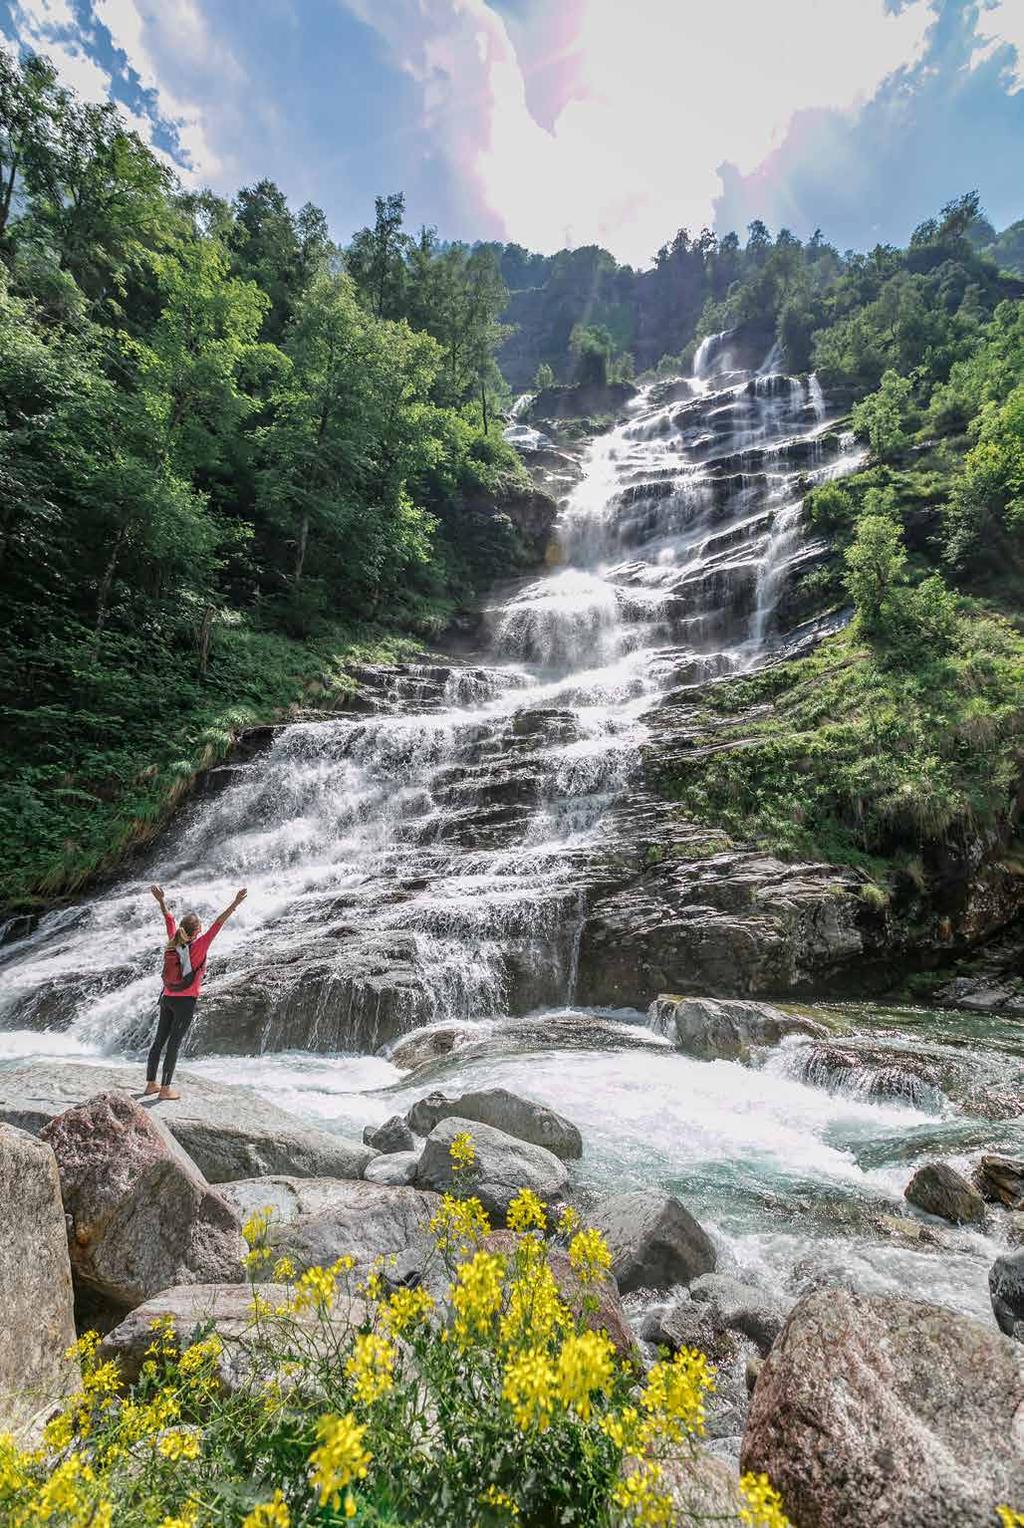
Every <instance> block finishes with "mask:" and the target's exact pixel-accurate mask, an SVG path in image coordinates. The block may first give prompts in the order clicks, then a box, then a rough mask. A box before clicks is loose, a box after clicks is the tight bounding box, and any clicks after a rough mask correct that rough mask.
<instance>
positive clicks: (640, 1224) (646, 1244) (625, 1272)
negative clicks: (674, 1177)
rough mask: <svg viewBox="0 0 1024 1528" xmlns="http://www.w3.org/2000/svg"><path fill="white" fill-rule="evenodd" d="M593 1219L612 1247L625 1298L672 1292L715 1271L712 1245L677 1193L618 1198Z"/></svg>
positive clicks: (650, 1192)
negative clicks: (650, 1291)
mask: <svg viewBox="0 0 1024 1528" xmlns="http://www.w3.org/2000/svg"><path fill="white" fill-rule="evenodd" d="M590 1220H591V1222H592V1224H593V1225H594V1226H596V1228H597V1229H598V1230H599V1231H600V1232H601V1233H602V1235H603V1236H604V1238H605V1240H606V1241H607V1243H608V1246H609V1247H610V1249H611V1254H612V1274H613V1275H614V1277H615V1282H616V1283H617V1284H618V1286H619V1289H620V1290H621V1291H622V1293H623V1294H628V1293H629V1291H630V1290H632V1289H670V1288H671V1287H672V1285H673V1284H689V1282H690V1280H691V1279H696V1278H698V1277H699V1276H700V1275H701V1274H702V1273H713V1272H714V1268H715V1260H716V1254H715V1244H714V1242H713V1241H712V1240H711V1238H710V1236H709V1235H708V1233H707V1232H706V1231H705V1230H704V1227H703V1226H702V1225H701V1224H700V1223H699V1221H696V1220H695V1219H694V1218H693V1216H692V1215H691V1214H690V1212H689V1210H688V1209H687V1208H686V1206H685V1205H684V1204H683V1202H682V1200H680V1199H677V1198H676V1197H675V1195H674V1194H661V1193H658V1192H657V1191H655V1190H650V1189H641V1190H639V1191H637V1192H636V1193H632V1194H615V1195H613V1196H612V1197H611V1198H609V1199H602V1200H601V1201H600V1202H599V1204H598V1206H597V1208H596V1210H594V1211H593V1213H592V1214H591V1216H590Z"/></svg>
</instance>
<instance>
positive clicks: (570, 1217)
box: [556, 1204, 580, 1236]
mask: <svg viewBox="0 0 1024 1528" xmlns="http://www.w3.org/2000/svg"><path fill="white" fill-rule="evenodd" d="M579 1224H580V1217H579V1216H578V1215H577V1213H576V1211H575V1210H574V1209H573V1207H572V1205H571V1204H567V1205H566V1206H565V1209H564V1210H563V1211H562V1213H561V1215H559V1217H558V1225H557V1227H556V1230H557V1231H558V1234H559V1236H571V1235H572V1234H573V1232H574V1231H576V1230H578V1229H579Z"/></svg>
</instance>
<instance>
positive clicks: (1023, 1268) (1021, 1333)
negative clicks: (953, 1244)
mask: <svg viewBox="0 0 1024 1528" xmlns="http://www.w3.org/2000/svg"><path fill="white" fill-rule="evenodd" d="M988 1287H989V1294H990V1295H991V1297H992V1312H993V1314H994V1316H995V1318H996V1321H997V1322H998V1324H999V1330H1000V1331H1001V1332H1005V1333H1006V1335H1007V1337H1016V1338H1017V1340H1018V1342H1024V1248H1022V1249H1021V1250H1019V1251H1016V1252H1008V1253H1006V1255H1005V1256H1003V1257H997V1258H996V1260H995V1262H994V1263H993V1264H992V1267H991V1269H990V1270H989V1275H988Z"/></svg>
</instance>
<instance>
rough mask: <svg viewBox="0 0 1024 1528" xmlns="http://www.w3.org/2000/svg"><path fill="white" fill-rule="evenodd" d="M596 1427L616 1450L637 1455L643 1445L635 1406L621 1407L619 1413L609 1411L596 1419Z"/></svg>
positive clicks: (641, 1429) (641, 1431)
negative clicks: (619, 1449)
mask: <svg viewBox="0 0 1024 1528" xmlns="http://www.w3.org/2000/svg"><path fill="white" fill-rule="evenodd" d="M597 1425H598V1427H599V1428H600V1429H601V1431H602V1432H603V1433H604V1435H605V1437H606V1438H608V1439H610V1441H611V1442H612V1443H614V1444H615V1447H616V1448H621V1449H623V1450H626V1451H628V1452H629V1453H637V1452H638V1451H639V1450H640V1448H641V1446H642V1444H643V1428H642V1424H641V1421H640V1413H639V1412H638V1411H637V1409H636V1407H635V1406H623V1408H622V1410H621V1411H619V1412H615V1411H610V1412H608V1413H607V1415H605V1416H603V1417H598V1420H597Z"/></svg>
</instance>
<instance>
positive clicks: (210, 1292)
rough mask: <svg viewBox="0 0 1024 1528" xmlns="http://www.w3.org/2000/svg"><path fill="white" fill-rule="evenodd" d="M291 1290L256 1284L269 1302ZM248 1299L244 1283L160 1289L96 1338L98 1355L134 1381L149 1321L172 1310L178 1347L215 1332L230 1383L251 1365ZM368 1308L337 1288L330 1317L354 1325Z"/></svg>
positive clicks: (307, 1316) (266, 1319)
mask: <svg viewBox="0 0 1024 1528" xmlns="http://www.w3.org/2000/svg"><path fill="white" fill-rule="evenodd" d="M290 1293H291V1291H290V1290H289V1287H288V1285H287V1284H261V1285H260V1298H261V1300H263V1301H265V1302H267V1303H268V1304H270V1305H272V1306H277V1305H282V1304H284V1302H285V1301H286V1300H287V1299H288V1297H289V1295H290ZM252 1305H253V1296H252V1290H251V1289H250V1287H249V1286H248V1285H247V1284H184V1285H179V1286H178V1287H177V1288H174V1289H164V1290H162V1291H161V1292H160V1294H158V1295H155V1296H154V1297H153V1299H152V1300H147V1301H146V1302H145V1304H143V1305H139V1306H138V1307H137V1308H136V1309H135V1310H133V1311H131V1312H130V1313H129V1314H128V1315H127V1316H126V1317H125V1318H124V1320H123V1321H122V1322H120V1324H119V1325H118V1326H116V1327H114V1329H113V1330H112V1331H110V1332H108V1333H107V1335H106V1336H105V1337H104V1338H103V1341H102V1342H101V1343H100V1357H101V1358H102V1359H108V1358H114V1359H116V1360H117V1362H118V1364H119V1366H120V1369H121V1373H122V1375H123V1377H124V1380H125V1382H126V1383H127V1384H134V1382H135V1381H136V1380H137V1379H138V1377H139V1373H140V1371H141V1369H142V1365H143V1362H144V1361H145V1357H146V1350H147V1348H148V1347H149V1346H150V1344H151V1343H152V1341H153V1322H154V1321H157V1320H159V1319H161V1318H162V1317H167V1316H170V1318H171V1320H172V1321H173V1323H174V1332H175V1335H176V1337H177V1339H178V1343H179V1346H180V1347H182V1348H185V1347H188V1345H189V1344H190V1343H191V1342H193V1341H194V1340H196V1339H197V1338H198V1337H199V1336H200V1335H202V1336H205V1335H207V1333H208V1331H209V1329H210V1328H211V1327H212V1328H213V1329H214V1330H215V1331H216V1332H217V1334H218V1336H219V1337H220V1338H221V1339H222V1341H223V1342H224V1345H225V1351H224V1352H223V1354H222V1355H221V1359H220V1364H219V1369H220V1380H221V1383H222V1385H223V1386H224V1388H225V1389H227V1390H230V1389H233V1388H234V1387H235V1386H236V1385H237V1384H238V1383H239V1382H240V1380H241V1379H242V1378H243V1377H244V1375H245V1373H246V1372H247V1370H249V1371H251V1364H250V1363H249V1362H247V1352H246V1349H247V1341H246V1338H247V1334H248V1333H250V1332H251V1330H252V1326H253V1310H252ZM366 1314H367V1311H366V1305H365V1304H364V1302H363V1301H362V1300H360V1299H358V1298H356V1297H355V1296H348V1295H345V1294H341V1293H338V1294H336V1295H335V1302H334V1305H333V1307H332V1309H331V1313H330V1317H329V1320H330V1321H331V1323H332V1324H334V1325H336V1326H351V1327H358V1326H359V1325H360V1324H361V1323H362V1322H363V1321H364V1320H365V1319H366ZM274 1319H275V1318H274V1316H273V1315H270V1316H267V1315H261V1316H260V1326H261V1328H263V1329H264V1330H265V1329H266V1327H267V1325H268V1323H270V1324H272V1323H273V1322H274ZM288 1320H289V1322H294V1321H298V1322H299V1323H300V1324H301V1323H302V1322H304V1321H306V1322H308V1323H309V1324H310V1325H311V1326H316V1325H317V1324H318V1323H319V1320H320V1317H319V1316H318V1315H317V1314H316V1313H315V1312H313V1311H310V1312H305V1313H299V1314H298V1315H290V1316H289V1317H288Z"/></svg>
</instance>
